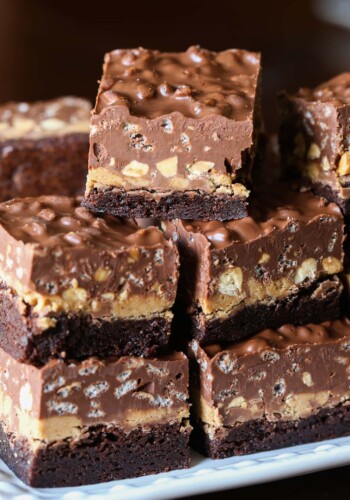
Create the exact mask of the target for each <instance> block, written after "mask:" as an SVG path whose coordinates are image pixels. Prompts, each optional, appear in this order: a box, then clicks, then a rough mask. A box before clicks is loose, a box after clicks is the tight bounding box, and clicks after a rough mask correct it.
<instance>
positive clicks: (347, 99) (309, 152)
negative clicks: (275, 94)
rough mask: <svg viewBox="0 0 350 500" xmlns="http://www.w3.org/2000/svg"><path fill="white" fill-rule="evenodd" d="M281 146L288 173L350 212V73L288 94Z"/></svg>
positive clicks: (282, 107) (284, 99)
mask: <svg viewBox="0 0 350 500" xmlns="http://www.w3.org/2000/svg"><path fill="white" fill-rule="evenodd" d="M279 108H280V113H281V128H280V148H281V155H282V162H283V165H284V168H285V169H286V171H287V173H292V174H295V175H300V174H301V177H302V181H303V183H304V184H306V185H308V186H311V187H312V189H313V190H314V191H315V192H316V193H317V194H319V195H320V196H324V197H325V198H327V199H328V200H330V201H334V202H336V203H338V205H339V206H340V207H341V209H342V210H343V212H344V213H345V214H347V215H349V214H350V125H349V123H350V121H349V117H350V73H344V74H342V75H339V76H337V77H335V78H333V79H332V80H329V81H328V82H326V83H323V84H321V85H319V86H318V87H316V88H314V89H308V88H302V89H300V90H299V91H298V92H297V93H296V94H288V93H283V94H282V95H281V96H280V99H279Z"/></svg>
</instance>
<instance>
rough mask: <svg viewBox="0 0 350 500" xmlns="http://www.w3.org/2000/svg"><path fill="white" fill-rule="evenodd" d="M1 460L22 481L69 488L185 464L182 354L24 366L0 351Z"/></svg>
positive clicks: (184, 365) (184, 366) (186, 426)
mask: <svg viewBox="0 0 350 500" xmlns="http://www.w3.org/2000/svg"><path fill="white" fill-rule="evenodd" d="M0 367H1V368H0V456H1V458H2V459H3V460H4V461H5V462H6V463H7V465H8V466H9V467H10V468H11V469H12V470H13V471H14V472H15V473H16V474H17V475H18V476H19V477H20V478H21V479H22V480H23V481H25V482H26V483H28V484H30V485H32V486H38V487H52V486H75V485H81V484H89V483H97V482H102V481H111V480H113V479H123V478H126V477H135V476H142V475H145V474H155V473H157V472H162V471H167V470H173V469H181V468H185V467H188V466H189V447H188V441H189V434H190V429H191V427H190V425H189V406H188V402H187V398H188V387H187V386H188V361H187V358H186V356H185V355H184V354H182V353H173V354H170V355H168V356H163V357H160V358H156V359H154V358H152V359H144V358H136V357H131V356H127V357H121V358H118V359H113V358H112V359H111V358H109V359H108V360H103V361H101V360H98V359H96V358H90V359H88V360H85V361H82V362H76V361H71V362H66V363H65V362H63V361H62V360H51V361H49V362H48V363H47V364H46V365H45V366H43V367H42V368H37V367H34V366H31V365H24V364H21V363H19V362H18V361H15V360H14V359H13V358H12V357H11V356H9V355H8V354H6V353H5V352H4V351H2V350H0Z"/></svg>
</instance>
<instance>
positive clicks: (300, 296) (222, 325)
mask: <svg viewBox="0 0 350 500" xmlns="http://www.w3.org/2000/svg"><path fill="white" fill-rule="evenodd" d="M342 291H343V287H342V284H341V282H340V280H339V279H338V278H332V279H326V280H324V281H322V282H317V283H315V284H313V285H312V286H310V287H307V288H305V289H302V290H300V291H299V292H298V293H297V294H295V295H290V296H288V297H284V298H282V299H280V300H276V301H275V302H274V303H272V304H259V303H258V304H253V305H249V306H247V307H243V308H242V309H240V310H239V311H237V312H236V313H234V314H232V315H231V316H229V317H228V318H226V319H224V320H221V319H213V320H209V321H208V320H207V318H206V317H205V315H204V314H203V313H202V312H198V311H197V312H196V311H195V312H194V313H193V314H191V321H190V323H191V326H190V328H191V330H192V337H193V338H195V339H197V340H198V341H199V342H200V344H201V345H208V344H211V343H217V342H219V343H220V342H234V341H236V340H239V339H241V338H244V337H247V336H249V335H253V334H254V333H258V332H260V331H261V330H264V329H265V328H278V327H280V326H282V325H284V324H286V323H293V324H295V325H302V324H306V323H321V322H322V321H326V320H329V319H334V318H336V317H338V316H339V315H340V298H341V294H342ZM177 324H178V323H177V320H176V322H175V324H174V335H175V337H177V336H178V335H177V331H178V330H179V326H177ZM179 331H181V330H179Z"/></svg>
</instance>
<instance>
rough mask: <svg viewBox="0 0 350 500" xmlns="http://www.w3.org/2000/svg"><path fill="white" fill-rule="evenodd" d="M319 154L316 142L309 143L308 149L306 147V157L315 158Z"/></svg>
mask: <svg viewBox="0 0 350 500" xmlns="http://www.w3.org/2000/svg"><path fill="white" fill-rule="evenodd" d="M320 156H321V150H320V148H319V147H318V146H317V144H315V143H314V142H313V143H312V144H311V145H310V147H309V149H308V152H307V158H308V159H309V160H316V159H317V158H319V157H320Z"/></svg>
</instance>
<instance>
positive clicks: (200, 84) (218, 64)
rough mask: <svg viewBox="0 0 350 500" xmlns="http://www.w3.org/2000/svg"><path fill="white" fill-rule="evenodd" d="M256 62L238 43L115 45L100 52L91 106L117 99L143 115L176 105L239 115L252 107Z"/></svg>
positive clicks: (191, 111)
mask: <svg viewBox="0 0 350 500" xmlns="http://www.w3.org/2000/svg"><path fill="white" fill-rule="evenodd" d="M259 65H260V56H259V54H256V53H252V52H247V51H244V50H239V49H231V50H225V51H224V52H218V53H216V52H212V51H209V50H205V49H202V48H200V47H198V46H194V47H190V48H189V49H188V50H187V51H186V52H182V53H161V52H159V51H158V50H147V49H143V48H139V49H131V50H115V51H113V52H110V53H108V54H107V55H106V58H105V74H104V77H103V80H102V82H101V93H100V95H99V99H98V101H97V111H98V112H101V111H102V110H103V109H104V108H107V107H110V106H119V105H122V106H127V107H128V108H129V110H130V114H132V115H135V116H143V117H147V118H156V117H159V116H162V115H165V114H169V113H172V112H175V111H177V112H180V113H182V114H183V115H184V116H187V117H191V118H203V117H205V116H208V115H212V114H218V115H223V116H227V117H228V118H232V119H235V120H245V119H246V118H247V116H249V115H250V114H251V113H252V112H253V107H254V98H255V90H256V86H257V75H258V72H259Z"/></svg>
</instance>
